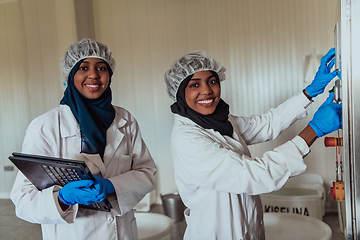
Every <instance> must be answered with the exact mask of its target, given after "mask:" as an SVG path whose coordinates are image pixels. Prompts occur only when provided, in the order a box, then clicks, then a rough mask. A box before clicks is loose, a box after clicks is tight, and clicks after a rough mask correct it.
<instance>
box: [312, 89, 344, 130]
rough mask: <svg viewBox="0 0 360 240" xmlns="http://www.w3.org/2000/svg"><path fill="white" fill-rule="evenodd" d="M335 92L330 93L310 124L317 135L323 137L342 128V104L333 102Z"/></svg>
mask: <svg viewBox="0 0 360 240" xmlns="http://www.w3.org/2000/svg"><path fill="white" fill-rule="evenodd" d="M333 100H334V92H331V93H330V94H329V97H328V98H327V99H326V101H325V102H324V103H323V104H322V105H321V106H320V107H319V109H318V110H317V111H316V113H315V114H314V117H313V119H312V120H311V121H310V122H309V125H310V127H311V128H312V129H314V131H315V132H316V136H317V137H322V136H324V135H326V134H328V133H332V132H334V131H336V130H338V129H342V121H341V114H342V104H339V103H336V102H333Z"/></svg>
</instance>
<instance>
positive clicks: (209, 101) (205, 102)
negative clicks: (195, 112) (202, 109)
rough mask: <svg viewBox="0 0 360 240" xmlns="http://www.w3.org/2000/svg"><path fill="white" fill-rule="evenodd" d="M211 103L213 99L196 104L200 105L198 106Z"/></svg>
mask: <svg viewBox="0 0 360 240" xmlns="http://www.w3.org/2000/svg"><path fill="white" fill-rule="evenodd" d="M212 102H213V99H210V100H203V101H198V103H200V104H207V103H212Z"/></svg>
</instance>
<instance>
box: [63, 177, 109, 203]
mask: <svg viewBox="0 0 360 240" xmlns="http://www.w3.org/2000/svg"><path fill="white" fill-rule="evenodd" d="M58 196H59V198H60V200H61V201H62V202H63V203H65V204H66V205H75V204H77V203H78V204H84V205H89V204H93V203H97V202H101V201H103V200H104V199H105V198H106V193H105V190H104V188H103V186H102V185H101V184H99V183H96V182H94V181H92V180H79V181H74V182H69V183H67V184H66V185H65V186H64V187H63V188H61V189H60V191H59V192H58Z"/></svg>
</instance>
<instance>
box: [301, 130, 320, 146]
mask: <svg viewBox="0 0 360 240" xmlns="http://www.w3.org/2000/svg"><path fill="white" fill-rule="evenodd" d="M299 137H301V138H302V139H304V141H305V142H306V144H307V145H308V146H309V147H310V146H311V145H312V144H313V143H314V142H315V140H316V139H317V135H316V132H315V130H314V129H313V128H312V127H311V126H310V125H307V126H306V127H305V128H304V130H302V131H301V132H300V133H299Z"/></svg>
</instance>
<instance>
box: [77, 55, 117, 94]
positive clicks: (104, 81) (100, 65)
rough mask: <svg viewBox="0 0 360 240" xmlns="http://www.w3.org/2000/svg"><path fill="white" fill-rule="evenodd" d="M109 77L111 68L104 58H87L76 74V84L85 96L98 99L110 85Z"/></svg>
mask: <svg viewBox="0 0 360 240" xmlns="http://www.w3.org/2000/svg"><path fill="white" fill-rule="evenodd" d="M109 79H110V73H109V69H108V66H107V64H106V63H105V61H104V60H102V59H99V58H86V59H85V60H84V61H83V62H82V63H81V64H80V66H79V69H78V71H77V72H76V73H75V75H74V84H75V87H76V88H77V89H78V90H79V92H81V93H82V95H84V96H85V97H87V98H89V99H97V98H99V97H100V96H101V94H102V93H103V92H104V91H105V89H106V88H107V86H108V85H109Z"/></svg>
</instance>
